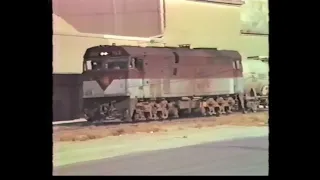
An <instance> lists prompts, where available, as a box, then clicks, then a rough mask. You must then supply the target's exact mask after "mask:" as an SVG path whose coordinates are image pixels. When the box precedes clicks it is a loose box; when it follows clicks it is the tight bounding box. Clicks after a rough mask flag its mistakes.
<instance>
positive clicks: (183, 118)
mask: <svg viewBox="0 0 320 180" xmlns="http://www.w3.org/2000/svg"><path fill="white" fill-rule="evenodd" d="M267 111H268V108H259V109H258V111H257V112H248V113H247V114H256V113H261V112H267ZM240 114H243V113H242V112H233V113H232V114H229V115H221V116H219V117H224V116H234V115H240ZM210 117H216V118H219V117H217V116H196V115H193V116H192V115H191V116H190V115H189V116H181V117H179V118H169V119H166V120H141V121H134V122H132V121H131V122H129V121H127V122H126V121H121V120H103V121H94V122H89V121H85V122H79V121H77V122H74V123H68V124H53V126H54V127H58V126H70V127H72V126H78V127H79V126H80V127H86V126H111V125H113V126H116V125H121V124H139V123H147V122H170V121H175V122H180V121H181V122H182V121H186V120H188V119H194V118H197V119H208V118H210ZM208 120H209V119H208Z"/></svg>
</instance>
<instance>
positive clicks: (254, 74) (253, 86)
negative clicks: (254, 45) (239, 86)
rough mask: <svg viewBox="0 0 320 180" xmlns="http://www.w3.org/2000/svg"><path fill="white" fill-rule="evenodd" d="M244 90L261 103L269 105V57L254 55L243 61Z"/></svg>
mask: <svg viewBox="0 0 320 180" xmlns="http://www.w3.org/2000/svg"><path fill="white" fill-rule="evenodd" d="M242 66H243V76H244V91H245V93H246V94H247V95H248V96H250V97H255V98H257V99H258V100H259V103H260V105H262V106H264V107H267V106H268V96H269V64H268V57H264V56H252V57H248V58H246V59H243V61H242Z"/></svg>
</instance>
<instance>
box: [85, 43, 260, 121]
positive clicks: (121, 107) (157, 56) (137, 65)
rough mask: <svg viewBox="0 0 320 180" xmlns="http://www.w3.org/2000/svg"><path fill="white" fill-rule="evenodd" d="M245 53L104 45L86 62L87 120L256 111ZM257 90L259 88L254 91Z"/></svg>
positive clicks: (93, 50)
mask: <svg viewBox="0 0 320 180" xmlns="http://www.w3.org/2000/svg"><path fill="white" fill-rule="evenodd" d="M242 71H243V69H242V62H241V55H240V54H239V53H238V52H237V51H232V50H217V49H214V48H193V49H190V48H189V47H188V46H180V47H135V46H116V45H101V46H95V47H91V48H88V49H87V50H86V52H85V54H84V61H83V93H84V95H83V98H84V102H83V103H84V104H83V105H84V111H85V114H86V117H87V119H88V120H101V119H121V120H125V121H135V120H157V119H167V118H169V117H175V118H178V117H181V116H184V115H202V116H211V115H216V116H219V115H221V114H230V113H232V112H233V111H237V110H239V109H242V110H249V109H251V110H253V111H255V110H256V107H257V106H258V105H259V102H260V101H259V99H258V98H255V97H254V98H252V97H249V98H247V97H246V96H245V94H244V78H243V73H242ZM253 91H254V89H253Z"/></svg>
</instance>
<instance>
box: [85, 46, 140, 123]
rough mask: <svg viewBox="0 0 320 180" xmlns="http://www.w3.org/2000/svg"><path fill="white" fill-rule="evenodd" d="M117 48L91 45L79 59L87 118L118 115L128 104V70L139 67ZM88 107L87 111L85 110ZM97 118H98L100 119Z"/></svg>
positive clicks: (138, 64) (120, 116) (134, 60)
mask: <svg viewBox="0 0 320 180" xmlns="http://www.w3.org/2000/svg"><path fill="white" fill-rule="evenodd" d="M140 62H141V61H140V60H138V59H133V58H131V57H130V55H129V54H128V53H127V52H126V51H125V50H124V49H123V48H121V47H117V46H95V47H93V48H89V49H87V51H86V53H85V54H84V58H83V74H82V76H83V98H84V108H85V114H86V115H87V116H89V118H88V119H90V118H94V119H99V117H97V116H101V117H103V118H102V119H104V118H106V117H112V118H117V117H119V118H122V117H123V114H124V112H125V111H126V109H127V107H126V105H127V104H128V103H127V102H126V101H127V98H128V92H127V79H128V76H129V71H130V70H131V69H142V65H141V63H140ZM86 109H90V112H86ZM100 119H101V118H100Z"/></svg>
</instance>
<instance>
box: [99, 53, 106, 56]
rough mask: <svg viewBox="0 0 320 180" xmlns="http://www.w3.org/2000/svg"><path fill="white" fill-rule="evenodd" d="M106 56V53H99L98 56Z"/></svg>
mask: <svg viewBox="0 0 320 180" xmlns="http://www.w3.org/2000/svg"><path fill="white" fill-rule="evenodd" d="M106 55H108V52H100V56H106Z"/></svg>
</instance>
